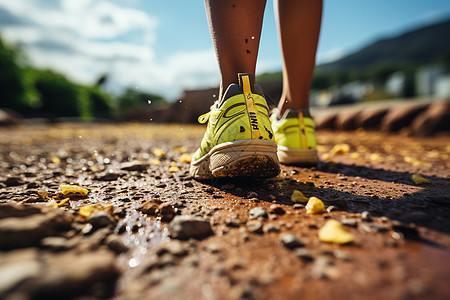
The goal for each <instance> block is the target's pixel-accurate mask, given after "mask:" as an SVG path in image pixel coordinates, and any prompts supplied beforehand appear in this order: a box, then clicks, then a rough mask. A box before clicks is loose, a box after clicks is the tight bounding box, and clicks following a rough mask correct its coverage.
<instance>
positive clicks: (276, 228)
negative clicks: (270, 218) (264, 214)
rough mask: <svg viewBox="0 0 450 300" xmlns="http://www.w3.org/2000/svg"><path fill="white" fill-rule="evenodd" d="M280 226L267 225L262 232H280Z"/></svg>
mask: <svg viewBox="0 0 450 300" xmlns="http://www.w3.org/2000/svg"><path fill="white" fill-rule="evenodd" d="M280 230H281V229H280V226H278V225H277V224H273V223H271V224H267V225H265V226H264V228H263V231H264V232H280Z"/></svg>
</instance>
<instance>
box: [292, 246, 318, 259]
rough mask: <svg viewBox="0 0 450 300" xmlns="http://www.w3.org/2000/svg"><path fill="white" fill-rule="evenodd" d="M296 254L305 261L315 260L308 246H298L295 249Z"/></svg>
mask: <svg viewBox="0 0 450 300" xmlns="http://www.w3.org/2000/svg"><path fill="white" fill-rule="evenodd" d="M294 253H295V255H296V256H297V257H298V258H300V259H301V260H303V261H305V262H311V261H313V260H314V257H313V256H312V254H311V252H310V251H309V250H308V249H306V248H297V249H295V252H294Z"/></svg>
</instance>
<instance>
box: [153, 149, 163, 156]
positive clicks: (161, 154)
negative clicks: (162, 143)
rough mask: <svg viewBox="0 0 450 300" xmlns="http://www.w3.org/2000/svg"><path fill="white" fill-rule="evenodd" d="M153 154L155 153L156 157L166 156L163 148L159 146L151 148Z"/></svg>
mask: <svg viewBox="0 0 450 300" xmlns="http://www.w3.org/2000/svg"><path fill="white" fill-rule="evenodd" d="M153 154H155V155H156V156H158V157H165V156H166V152H165V151H164V150H163V149H161V148H155V149H153Z"/></svg>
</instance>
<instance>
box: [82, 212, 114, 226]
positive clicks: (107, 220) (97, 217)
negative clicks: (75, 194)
mask: <svg viewBox="0 0 450 300" xmlns="http://www.w3.org/2000/svg"><path fill="white" fill-rule="evenodd" d="M86 222H88V223H90V224H92V226H93V227H94V228H102V227H107V226H115V225H116V220H114V219H113V217H111V215H110V214H109V213H107V212H106V211H98V212H94V213H93V214H92V215H90V216H89V218H87V219H86Z"/></svg>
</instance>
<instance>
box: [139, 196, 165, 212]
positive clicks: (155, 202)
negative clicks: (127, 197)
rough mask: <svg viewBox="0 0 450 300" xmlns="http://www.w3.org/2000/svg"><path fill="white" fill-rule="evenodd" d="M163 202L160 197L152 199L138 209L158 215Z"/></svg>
mask: <svg viewBox="0 0 450 300" xmlns="http://www.w3.org/2000/svg"><path fill="white" fill-rule="evenodd" d="M162 203H163V202H162V201H161V200H159V199H151V200H150V201H146V202H144V203H143V204H142V205H141V206H140V207H139V208H138V209H137V210H138V211H140V212H142V213H144V214H146V215H149V216H156V211H157V210H158V207H159V206H160V205H161V204H162Z"/></svg>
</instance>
